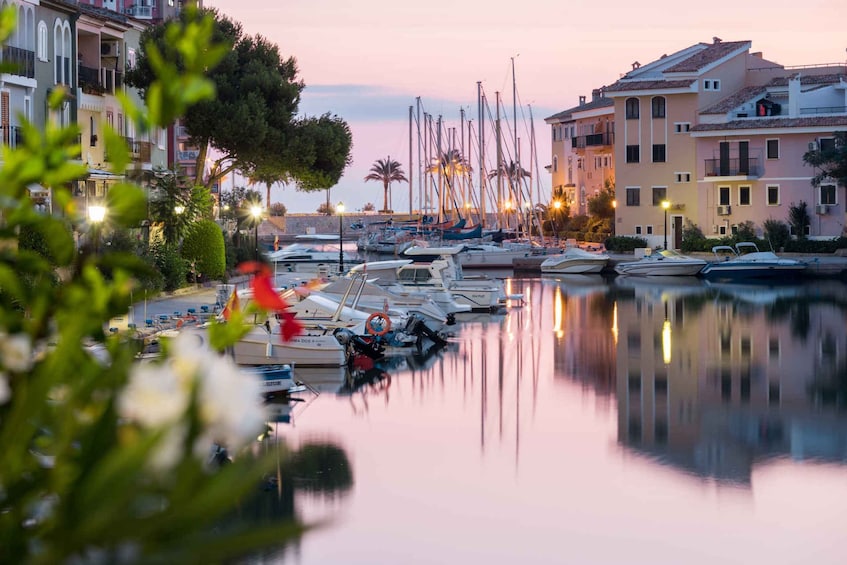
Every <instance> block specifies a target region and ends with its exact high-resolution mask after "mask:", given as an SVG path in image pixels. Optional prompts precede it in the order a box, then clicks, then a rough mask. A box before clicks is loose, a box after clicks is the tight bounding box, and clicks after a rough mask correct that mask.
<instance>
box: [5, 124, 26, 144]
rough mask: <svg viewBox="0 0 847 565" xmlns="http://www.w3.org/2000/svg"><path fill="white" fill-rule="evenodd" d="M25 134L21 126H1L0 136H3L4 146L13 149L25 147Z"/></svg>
mask: <svg viewBox="0 0 847 565" xmlns="http://www.w3.org/2000/svg"><path fill="white" fill-rule="evenodd" d="M23 133H24V130H23V128H22V127H19V126H0V136H2V139H3V145H7V146H8V147H11V148H12V149H14V148H15V147H17V146H18V145H23V143H24V135H23Z"/></svg>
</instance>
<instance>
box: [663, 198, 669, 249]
mask: <svg viewBox="0 0 847 565" xmlns="http://www.w3.org/2000/svg"><path fill="white" fill-rule="evenodd" d="M670 207H671V203H670V201H669V200H662V208H663V209H664V210H665V249H667V248H668V208H670Z"/></svg>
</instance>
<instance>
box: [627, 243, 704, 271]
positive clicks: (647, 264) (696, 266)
mask: <svg viewBox="0 0 847 565" xmlns="http://www.w3.org/2000/svg"><path fill="white" fill-rule="evenodd" d="M705 266H706V261H704V260H703V259H697V258H695V257H689V256H687V255H683V254H682V253H679V252H677V251H674V250H672V249H662V250H661V251H656V250H651V252H650V253H647V254H645V255H644V257H642V258H641V259H638V260H637V261H629V262H626V263H619V264H618V265H617V266H616V267H615V272H616V273H618V274H619V275H640V276H692V275H696V274H697V273H699V272H700V270H701V269H702V268H703V267H705Z"/></svg>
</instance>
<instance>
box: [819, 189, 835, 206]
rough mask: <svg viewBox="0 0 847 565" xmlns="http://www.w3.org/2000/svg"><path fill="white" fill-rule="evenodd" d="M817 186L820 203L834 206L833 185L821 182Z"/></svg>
mask: <svg viewBox="0 0 847 565" xmlns="http://www.w3.org/2000/svg"><path fill="white" fill-rule="evenodd" d="M818 188H819V189H820V200H821V202H820V203H821V204H828V205H830V206H835V185H834V184H822V185H820V187H818Z"/></svg>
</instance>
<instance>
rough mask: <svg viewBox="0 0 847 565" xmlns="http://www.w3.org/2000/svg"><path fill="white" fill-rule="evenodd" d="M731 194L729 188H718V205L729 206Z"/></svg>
mask: <svg viewBox="0 0 847 565" xmlns="http://www.w3.org/2000/svg"><path fill="white" fill-rule="evenodd" d="M729 198H730V192H729V187H728V186H719V187H718V205H719V206H729Z"/></svg>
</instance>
